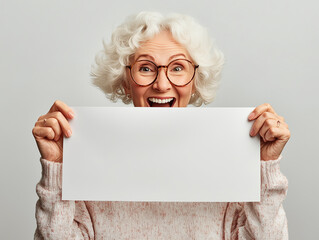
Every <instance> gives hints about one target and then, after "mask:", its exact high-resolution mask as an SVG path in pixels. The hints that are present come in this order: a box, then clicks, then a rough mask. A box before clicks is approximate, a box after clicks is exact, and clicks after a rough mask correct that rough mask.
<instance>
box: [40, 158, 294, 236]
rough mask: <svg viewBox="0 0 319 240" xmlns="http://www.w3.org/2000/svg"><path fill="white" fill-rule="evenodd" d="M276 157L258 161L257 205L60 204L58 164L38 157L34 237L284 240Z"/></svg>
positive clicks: (283, 190) (282, 181) (284, 186)
mask: <svg viewBox="0 0 319 240" xmlns="http://www.w3.org/2000/svg"><path fill="white" fill-rule="evenodd" d="M281 158H282V156H280V157H279V158H278V159H276V160H269V161H261V201H260V202H247V203H236V202H232V203H225V202H212V203H183V202H108V201H104V202H94V201H62V200H61V196H62V187H61V186H62V163H56V162H50V161H48V160H46V159H40V162H41V165H42V178H41V180H40V182H39V183H38V184H37V186H36V192H37V194H38V196H39V200H38V201H37V204H36V220H37V229H36V231H35V234H34V239H59V240H60V239H165V240H169V239H214V240H216V239H217V240H218V239H265V240H266V239H267V240H272V239H280V240H282V239H288V227H287V218H286V214H285V211H284V209H283V206H282V202H283V201H284V199H285V197H286V194H287V190H288V181H287V178H286V177H285V176H284V175H283V174H282V173H281V172H280V167H279V166H280V160H281Z"/></svg>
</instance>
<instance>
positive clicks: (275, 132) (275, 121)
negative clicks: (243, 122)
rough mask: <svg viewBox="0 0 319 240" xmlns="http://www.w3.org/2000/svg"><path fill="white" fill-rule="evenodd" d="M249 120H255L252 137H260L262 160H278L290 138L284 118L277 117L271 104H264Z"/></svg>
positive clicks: (252, 113)
mask: <svg viewBox="0 0 319 240" xmlns="http://www.w3.org/2000/svg"><path fill="white" fill-rule="evenodd" d="M248 120H250V121H251V120H255V121H254V124H253V125H252V127H251V131H250V136H252V137H253V136H256V135H257V134H258V133H259V135H260V159H261V160H264V161H267V160H276V159H277V158H278V157H279V156H280V154H281V152H282V150H283V149H284V146H285V145H286V143H287V142H288V140H289V138H290V131H289V129H288V125H287V123H285V120H284V118H283V117H281V116H279V115H277V113H276V112H275V111H274V109H273V108H272V106H270V104H268V103H264V104H262V105H259V106H258V107H256V108H255V109H254V110H253V111H252V112H251V114H250V115H249V116H248Z"/></svg>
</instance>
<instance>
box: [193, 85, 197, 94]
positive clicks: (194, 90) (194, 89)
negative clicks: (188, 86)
mask: <svg viewBox="0 0 319 240" xmlns="http://www.w3.org/2000/svg"><path fill="white" fill-rule="evenodd" d="M195 92H196V87H195V84H194V83H193V86H192V94H193V93H195Z"/></svg>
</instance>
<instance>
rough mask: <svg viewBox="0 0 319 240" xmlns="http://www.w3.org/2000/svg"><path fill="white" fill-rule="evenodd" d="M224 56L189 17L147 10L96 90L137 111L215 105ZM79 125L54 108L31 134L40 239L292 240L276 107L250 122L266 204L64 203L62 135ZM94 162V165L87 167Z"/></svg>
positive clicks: (98, 71)
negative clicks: (36, 156)
mask: <svg viewBox="0 0 319 240" xmlns="http://www.w3.org/2000/svg"><path fill="white" fill-rule="evenodd" d="M222 65H223V54H222V53H221V52H220V51H219V50H218V49H217V48H216V47H215V46H214V45H213V44H212V42H211V40H210V39H209V37H208V34H207V31H206V30H205V28H203V27H201V26H200V25H199V24H198V23H196V22H195V21H194V20H193V19H192V18H190V17H188V16H183V15H172V16H169V17H163V16H162V15H160V14H158V13H147V12H142V13H140V14H138V15H136V16H133V17H131V18H128V19H127V20H126V21H125V22H124V23H123V24H122V25H120V26H119V27H118V28H117V29H116V30H115V31H114V33H113V35H112V40H111V42H110V44H108V45H104V49H103V51H101V52H100V53H99V54H98V55H97V57H96V64H95V65H94V66H93V69H92V76H93V81H94V84H95V85H97V86H98V87H100V88H101V89H102V90H103V91H104V92H105V93H106V95H107V96H108V97H109V98H110V99H111V100H113V101H116V100H117V99H121V100H122V101H123V102H124V103H126V104H129V103H131V102H133V104H134V106H135V107H187V105H188V104H193V105H195V106H200V105H202V104H203V103H204V104H207V103H210V102H212V101H213V99H214V96H215V90H216V88H217V86H218V80H219V77H220V71H221V68H222ZM73 117H74V114H73V111H72V109H71V108H70V107H68V106H67V105H66V104H65V103H63V102H61V101H56V102H55V103H54V104H53V106H52V107H51V108H50V110H49V112H48V113H47V114H45V115H43V116H40V117H39V119H38V121H37V122H36V123H35V127H34V128H33V135H34V137H35V140H36V143H37V145H38V148H39V151H40V154H41V159H40V161H41V164H42V178H41V180H40V182H39V183H38V184H37V188H36V191H37V194H38V196H39V200H38V202H37V205H36V220H37V229H36V232H35V238H36V239H287V238H288V231H287V219H286V215H285V212H284V209H283V206H282V202H283V200H284V199H285V196H286V193H287V185H288V183H287V179H286V178H285V176H283V175H282V173H281V172H280V168H279V161H280V159H281V152H282V150H283V148H284V146H285V144H286V143H287V141H288V139H289V138H290V132H289V130H288V125H287V124H286V123H285V121H284V118H283V117H281V116H279V115H278V114H277V113H276V112H275V111H274V109H273V108H272V107H271V106H270V105H269V104H262V105H260V106H258V107H256V108H255V109H254V110H253V111H252V113H251V114H250V115H249V116H247V117H248V119H249V120H251V121H254V122H253V125H252V128H251V131H250V133H247V134H250V135H251V136H256V135H260V136H261V138H260V141H261V149H260V151H261V181H262V184H261V201H260V202H247V203H236V202H234V203H224V202H223V203H218V202H215V203H182V202H93V201H85V202H84V201H62V200H61V178H62V176H61V174H62V172H61V169H62V152H63V144H62V143H63V136H66V137H71V135H72V130H71V128H70V125H69V123H68V120H69V119H72V118H73ZM88 161H89V159H88Z"/></svg>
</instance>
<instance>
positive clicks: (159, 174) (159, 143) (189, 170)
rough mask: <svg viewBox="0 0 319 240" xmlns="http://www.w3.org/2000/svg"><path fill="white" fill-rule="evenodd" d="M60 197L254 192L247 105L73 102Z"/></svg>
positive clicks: (177, 198) (237, 198) (256, 177)
mask: <svg viewBox="0 0 319 240" xmlns="http://www.w3.org/2000/svg"><path fill="white" fill-rule="evenodd" d="M72 109H73V110H74V111H75V118H74V119H73V120H71V121H70V124H71V128H72V131H73V135H72V137H71V138H68V139H67V138H65V139H64V150H63V151H64V156H63V184H62V189H63V191H62V199H63V200H92V201H164V202H253V201H259V200H260V142H259V137H258V136H256V137H251V136H250V135H249V131H250V128H251V126H252V123H253V122H251V121H248V115H249V113H250V112H251V111H252V110H253V109H254V108H252V107H248V108H135V107H72Z"/></svg>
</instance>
